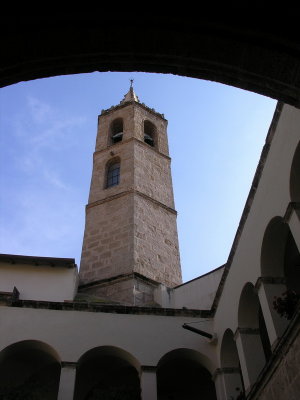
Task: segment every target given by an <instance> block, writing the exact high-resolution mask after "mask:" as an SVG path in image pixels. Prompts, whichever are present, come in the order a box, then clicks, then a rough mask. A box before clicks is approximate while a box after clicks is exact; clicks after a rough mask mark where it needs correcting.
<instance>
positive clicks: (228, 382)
mask: <svg viewBox="0 0 300 400" xmlns="http://www.w3.org/2000/svg"><path fill="white" fill-rule="evenodd" d="M213 381H214V382H215V387H216V393H217V398H218V400H231V399H236V398H237V397H238V395H239V394H240V393H241V392H243V390H244V388H243V384H242V379H241V373H240V370H239V368H236V367H232V368H229V367H226V368H218V369H217V370H216V371H215V373H214V374H213Z"/></svg>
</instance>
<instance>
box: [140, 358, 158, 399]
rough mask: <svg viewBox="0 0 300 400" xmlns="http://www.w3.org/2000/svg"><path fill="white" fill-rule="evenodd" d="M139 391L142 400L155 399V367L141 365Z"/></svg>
mask: <svg viewBox="0 0 300 400" xmlns="http://www.w3.org/2000/svg"><path fill="white" fill-rule="evenodd" d="M141 391H142V397H141V398H142V400H157V384H156V367H153V366H150V365H143V366H142V372H141Z"/></svg>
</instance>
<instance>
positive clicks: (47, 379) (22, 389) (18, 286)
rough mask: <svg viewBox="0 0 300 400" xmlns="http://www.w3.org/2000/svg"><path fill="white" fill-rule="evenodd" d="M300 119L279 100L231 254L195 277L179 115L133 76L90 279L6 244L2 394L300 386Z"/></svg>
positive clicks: (102, 145)
mask: <svg viewBox="0 0 300 400" xmlns="http://www.w3.org/2000/svg"><path fill="white" fill-rule="evenodd" d="M146 122H147V123H146ZM153 126H154V127H153ZM299 126H300V111H299V110H298V109H296V108H294V107H292V106H288V105H285V104H282V103H278V105H277V108H276V110H275V113H274V117H273V121H272V123H271V126H270V129H269V132H268V134H267V137H266V142H265V146H264V148H263V150H262V154H261V159H260V162H259V164H258V167H257V171H256V174H255V177H254V179H253V183H252V186H251V188H250V192H249V196H248V199H247V202H246V205H245V208H244V212H243V214H242V217H241V220H240V224H239V227H238V230H237V233H236V237H235V240H234V243H233V245H232V249H231V252H230V254H229V257H228V260H227V263H226V264H225V265H224V266H221V267H219V268H217V269H215V270H213V271H211V273H209V274H206V275H204V276H201V277H199V278H197V279H194V280H192V281H190V282H185V283H181V275H180V264H179V252H178V243H177V232H176V213H175V211H174V202H173V193H172V184H171V175H170V169H169V167H170V159H169V155H168V150H167V137H166V120H165V119H164V117H163V116H162V115H160V114H158V113H156V112H155V111H153V110H151V109H149V108H148V107H146V106H144V105H143V104H141V103H139V102H138V99H137V97H136V95H135V94H134V91H133V89H132V88H131V89H130V90H129V92H128V93H127V95H126V96H125V98H124V100H123V101H122V102H121V103H120V105H118V106H116V107H113V108H112V109H109V110H106V111H104V112H103V113H102V114H101V115H100V117H99V128H98V135H97V142H96V151H95V154H94V167H93V175H92V181H91V190H90V196H89V202H88V205H87V207H86V228H85V235H84V241H83V253H82V260H81V268H80V273H79V278H80V279H79V287H78V290H77V285H78V281H77V273H76V268H74V260H64V261H63V260H61V259H51V258H41V257H39V258H38V257H29V256H14V255H2V256H0V277H1V280H0V282H1V295H0V318H1V335H0V398H3V399H4V398H5V399H10V398H23V399H29V398H30V399H31V398H43V399H49V400H50V399H59V400H62V399H64V400H71V399H75V400H81V399H82V400H83V399H85V400H92V399H98V398H106V399H110V398H115V399H119V398H120V399H126V398H128V399H129V398H130V399H143V400H156V399H159V400H164V399H183V398H184V399H212V400H216V399H217V400H232V399H234V400H238V399H243V398H247V399H249V400H250V399H260V400H275V399H276V400H287V399H297V398H298V397H299V393H300V386H299V382H300V379H299V378H300V376H299V374H300V372H299V362H300V339H299V338H300V336H299V333H300V322H299V321H300V317H299V315H300V308H299V296H300V272H299V271H300V267H299V266H300V254H299V249H300V211H299V209H300V179H299V175H300V144H299V143H300V130H299ZM158 175H160V176H159V177H157V181H158V182H159V184H157V185H155V186H154V185H153V186H152V185H151V182H152V178H151V176H158ZM159 179H161V180H159ZM145 210H147V211H146V212H145ZM110 217H111V218H112V221H111V223H109V218H110ZM150 217H151V218H150ZM152 218H153V219H152ZM158 220H159V221H158ZM153 221H155V222H154V224H155V225H156V228H159V229H161V237H160V238H159V240H158V241H157V242H156V238H154V237H152V229H153ZM159 223H161V225H159ZM105 234H107V235H105ZM121 235H123V236H121ZM108 236H109V237H108ZM106 239H109V240H108V241H106ZM164 239H167V240H164ZM169 242H170V243H171V244H169ZM148 244H151V246H148ZM176 247H177V248H176ZM170 251H171V253H169V252H170ZM170 254H171V255H170ZM158 255H160V256H161V259H160V258H159V257H158ZM166 255H167V256H168V257H170V260H168V261H167V262H165V260H164V258H163V256H166ZM116 265H117V266H118V268H115V266H116ZM164 272H165V274H164ZM19 274H21V276H22V278H20V277H18V275H19ZM51 274H52V276H51V278H50V275H51ZM33 279H36V282H35V284H33V283H32V280H33ZM49 279H51V282H53V284H55V282H56V281H57V282H61V280H62V279H65V280H66V282H68V285H67V284H66V285H65V284H63V285H61V286H57V287H58V288H60V289H59V290H58V292H55V291H51V290H49ZM43 288H44V290H43ZM135 288H137V289H139V291H140V293H141V295H140V297H139V298H138V299H137V298H135V296H134V294H135V291H134V289H135ZM43 293H45V295H44V297H43V296H42V294H43ZM47 296H48V297H47ZM64 296H65V297H64ZM62 299H63V300H62ZM1 396H2V397H1ZM9 396H10V397H9ZM14 396H15V397H14ZM17 396H19V397H17ZM30 396H31V397H30ZM33 396H35V397H33Z"/></svg>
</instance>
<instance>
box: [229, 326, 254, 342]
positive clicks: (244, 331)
mask: <svg viewBox="0 0 300 400" xmlns="http://www.w3.org/2000/svg"><path fill="white" fill-rule="evenodd" d="M259 334H260V332H259V328H240V327H238V328H236V331H235V332H234V336H233V337H234V340H236V338H237V337H238V336H239V335H259Z"/></svg>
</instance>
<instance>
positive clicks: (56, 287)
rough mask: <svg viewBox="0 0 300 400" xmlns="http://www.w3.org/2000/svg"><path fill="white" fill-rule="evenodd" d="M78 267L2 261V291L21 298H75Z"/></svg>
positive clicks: (46, 299) (0, 284) (0, 272)
mask: <svg viewBox="0 0 300 400" xmlns="http://www.w3.org/2000/svg"><path fill="white" fill-rule="evenodd" d="M77 275H78V273H77V268H65V267H58V266H56V267H50V266H46V265H37V266H35V265H30V264H9V263H0V291H1V292H12V291H13V288H14V286H15V287H16V288H17V289H18V291H19V292H20V299H21V300H43V301H64V300H73V299H74V296H75V294H76V291H77Z"/></svg>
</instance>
